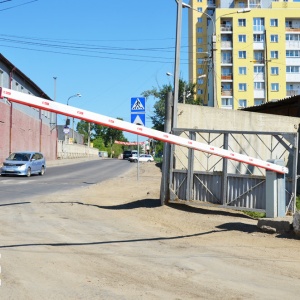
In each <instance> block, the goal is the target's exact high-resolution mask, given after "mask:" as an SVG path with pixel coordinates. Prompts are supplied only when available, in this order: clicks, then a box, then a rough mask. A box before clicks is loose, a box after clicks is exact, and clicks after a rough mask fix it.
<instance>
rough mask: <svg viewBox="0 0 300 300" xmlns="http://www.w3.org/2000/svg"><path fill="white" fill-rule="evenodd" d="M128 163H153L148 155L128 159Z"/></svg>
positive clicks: (151, 157) (152, 159)
mask: <svg viewBox="0 0 300 300" xmlns="http://www.w3.org/2000/svg"><path fill="white" fill-rule="evenodd" d="M128 161H130V162H138V161H139V162H152V161H154V158H153V156H152V155H150V154H140V156H139V157H138V156H132V157H129V158H128Z"/></svg>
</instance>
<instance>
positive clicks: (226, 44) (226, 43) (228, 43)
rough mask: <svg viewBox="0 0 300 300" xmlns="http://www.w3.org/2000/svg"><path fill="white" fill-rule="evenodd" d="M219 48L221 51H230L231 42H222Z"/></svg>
mask: <svg viewBox="0 0 300 300" xmlns="http://www.w3.org/2000/svg"><path fill="white" fill-rule="evenodd" d="M221 48H223V49H232V41H222V42H221Z"/></svg>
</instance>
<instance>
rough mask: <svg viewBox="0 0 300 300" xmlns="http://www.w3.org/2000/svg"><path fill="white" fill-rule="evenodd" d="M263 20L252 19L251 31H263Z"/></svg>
mask: <svg viewBox="0 0 300 300" xmlns="http://www.w3.org/2000/svg"><path fill="white" fill-rule="evenodd" d="M264 30H265V20H264V19H263V18H253V31H264Z"/></svg>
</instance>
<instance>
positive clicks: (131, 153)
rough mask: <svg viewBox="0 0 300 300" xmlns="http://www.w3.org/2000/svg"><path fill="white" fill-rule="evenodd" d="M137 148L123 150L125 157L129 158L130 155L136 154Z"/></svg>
mask: <svg viewBox="0 0 300 300" xmlns="http://www.w3.org/2000/svg"><path fill="white" fill-rule="evenodd" d="M136 155H137V150H125V151H124V152H123V159H128V158H129V157H132V156H136Z"/></svg>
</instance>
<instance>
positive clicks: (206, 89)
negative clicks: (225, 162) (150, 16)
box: [189, 0, 300, 109]
mask: <svg viewBox="0 0 300 300" xmlns="http://www.w3.org/2000/svg"><path fill="white" fill-rule="evenodd" d="M189 5H190V6H191V8H190V9H189V80H190V81H193V82H195V83H197V94H198V95H199V96H201V97H202V98H203V100H204V103H205V105H208V106H213V107H219V108H225V109H239V108H244V107H250V106H255V105H260V104H263V103H266V102H271V101H276V100H279V99H283V98H286V97H289V96H294V95H298V94H300V1H299V0H298V1H292V0H289V1H282V0H279V1H271V0H222V1H218V0H190V2H189ZM203 74H205V75H206V77H204V76H201V75H203Z"/></svg>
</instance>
